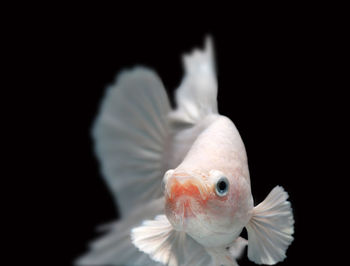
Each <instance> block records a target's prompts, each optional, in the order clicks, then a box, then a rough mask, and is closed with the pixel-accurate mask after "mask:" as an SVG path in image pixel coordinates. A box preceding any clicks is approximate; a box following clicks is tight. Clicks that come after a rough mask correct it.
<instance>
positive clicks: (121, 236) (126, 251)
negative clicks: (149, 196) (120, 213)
mask: <svg viewBox="0 0 350 266" xmlns="http://www.w3.org/2000/svg"><path fill="white" fill-rule="evenodd" d="M163 208H164V199H163V198H160V199H156V200H153V201H151V202H149V203H148V204H145V205H143V206H139V207H138V208H137V209H135V210H134V211H132V212H131V213H130V214H129V215H128V217H126V218H124V219H122V220H119V221H117V222H113V223H109V224H108V225H105V226H104V228H101V227H100V228H98V230H107V232H105V234H104V235H103V236H101V237H99V238H98V239H96V240H94V241H92V242H91V243H90V245H89V250H88V251H87V252H86V253H85V254H83V255H81V256H80V257H79V258H77V259H76V260H75V264H74V265H77V266H92V265H101V266H102V265H132V266H161V265H162V264H161V263H156V262H155V261H154V260H152V259H151V258H150V257H149V256H148V255H147V254H145V253H143V252H140V251H139V250H138V249H137V248H136V247H135V246H134V245H133V244H132V242H131V237H130V230H131V228H133V227H135V226H137V225H138V224H140V223H141V222H142V221H143V220H144V219H151V218H153V217H154V216H155V215H157V213H159V212H161V211H162V209H163Z"/></svg>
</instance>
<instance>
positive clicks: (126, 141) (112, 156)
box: [92, 67, 170, 216]
mask: <svg viewBox="0 0 350 266" xmlns="http://www.w3.org/2000/svg"><path fill="white" fill-rule="evenodd" d="M169 112H170V104H169V100H168V97H167V95H166V92H165V89H164V87H163V84H162V82H161V81H160V79H159V78H158V76H157V75H156V73H154V72H153V71H151V70H149V69H146V68H143V67H137V68H134V69H133V70H130V71H124V72H122V73H121V74H120V75H119V76H118V78H117V82H116V84H115V85H112V86H110V87H109V88H108V90H107V92H106V96H105V98H104V100H103V102H102V105H101V108H100V112H99V115H98V116H97V119H96V121H95V123H94V126H93V131H92V133H93V138H94V140H95V151H96V154H97V157H98V159H99V161H100V162H101V169H102V174H103V177H104V178H105V180H106V182H107V184H108V186H109V188H110V190H111V191H112V193H113V196H114V197H115V201H116V203H117V206H119V211H120V213H121V215H122V216H124V215H126V214H127V213H129V212H130V211H131V210H132V209H133V208H135V207H136V206H138V205H139V204H144V202H145V201H146V202H147V201H150V200H152V199H154V198H158V197H160V196H161V180H162V177H163V174H164V172H165V170H166V169H165V168H166V166H165V165H164V163H163V160H164V159H163V157H164V152H165V151H164V150H165V147H166V146H167V143H166V141H167V135H168V132H169V125H168V118H167V115H168V113H169ZM132 165H137V167H134V166H132ZM146 177H148V178H146ZM145 188H146V189H145ZM151 192H152V193H151Z"/></svg>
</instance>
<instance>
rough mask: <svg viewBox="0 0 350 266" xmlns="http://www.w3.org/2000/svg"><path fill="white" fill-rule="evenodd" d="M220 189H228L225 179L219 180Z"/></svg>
mask: <svg viewBox="0 0 350 266" xmlns="http://www.w3.org/2000/svg"><path fill="white" fill-rule="evenodd" d="M219 190H220V191H225V190H226V182H225V181H220V182H219Z"/></svg>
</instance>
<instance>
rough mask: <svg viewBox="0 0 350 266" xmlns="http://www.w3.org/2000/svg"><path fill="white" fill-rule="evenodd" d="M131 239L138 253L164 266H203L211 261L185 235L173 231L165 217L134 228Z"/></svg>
mask: <svg viewBox="0 0 350 266" xmlns="http://www.w3.org/2000/svg"><path fill="white" fill-rule="evenodd" d="M131 239H132V242H133V244H134V245H135V246H136V247H137V248H139V249H140V251H142V252H145V253H146V254H148V255H149V256H150V257H151V258H152V259H153V260H155V261H157V262H161V263H163V264H165V265H169V266H180V265H181V266H185V265H188V266H189V265H198V266H204V265H209V264H210V261H211V258H210V256H209V255H208V254H207V252H206V251H205V249H204V248H203V247H202V246H201V245H200V244H198V243H197V242H196V241H194V240H193V239H192V238H191V237H189V236H188V235H187V234H186V233H184V232H178V231H175V230H174V229H173V227H172V225H171V224H170V223H169V221H168V219H167V218H166V216H165V215H158V216H156V217H155V219H154V220H147V221H144V222H143V224H142V225H141V226H139V227H136V228H134V229H133V230H132V231H131Z"/></svg>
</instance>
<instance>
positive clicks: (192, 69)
mask: <svg viewBox="0 0 350 266" xmlns="http://www.w3.org/2000/svg"><path fill="white" fill-rule="evenodd" d="M183 64H184V68H185V76H184V77H183V79H182V82H181V85H180V87H179V88H178V89H177V90H176V95H175V96H176V104H177V109H176V110H175V111H174V112H172V113H171V116H170V117H171V118H172V119H173V120H174V121H176V122H177V121H180V122H184V123H190V124H195V123H196V122H198V121H200V120H201V119H203V118H204V117H205V116H207V115H208V114H212V113H215V114H217V113H218V107H217V100H216V98H217V93H218V85H217V80H216V73H215V63H214V49H213V43H212V39H211V38H210V37H207V38H206V41H205V49H204V50H198V49H195V50H194V51H193V52H192V53H191V54H189V55H184V56H183Z"/></svg>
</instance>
